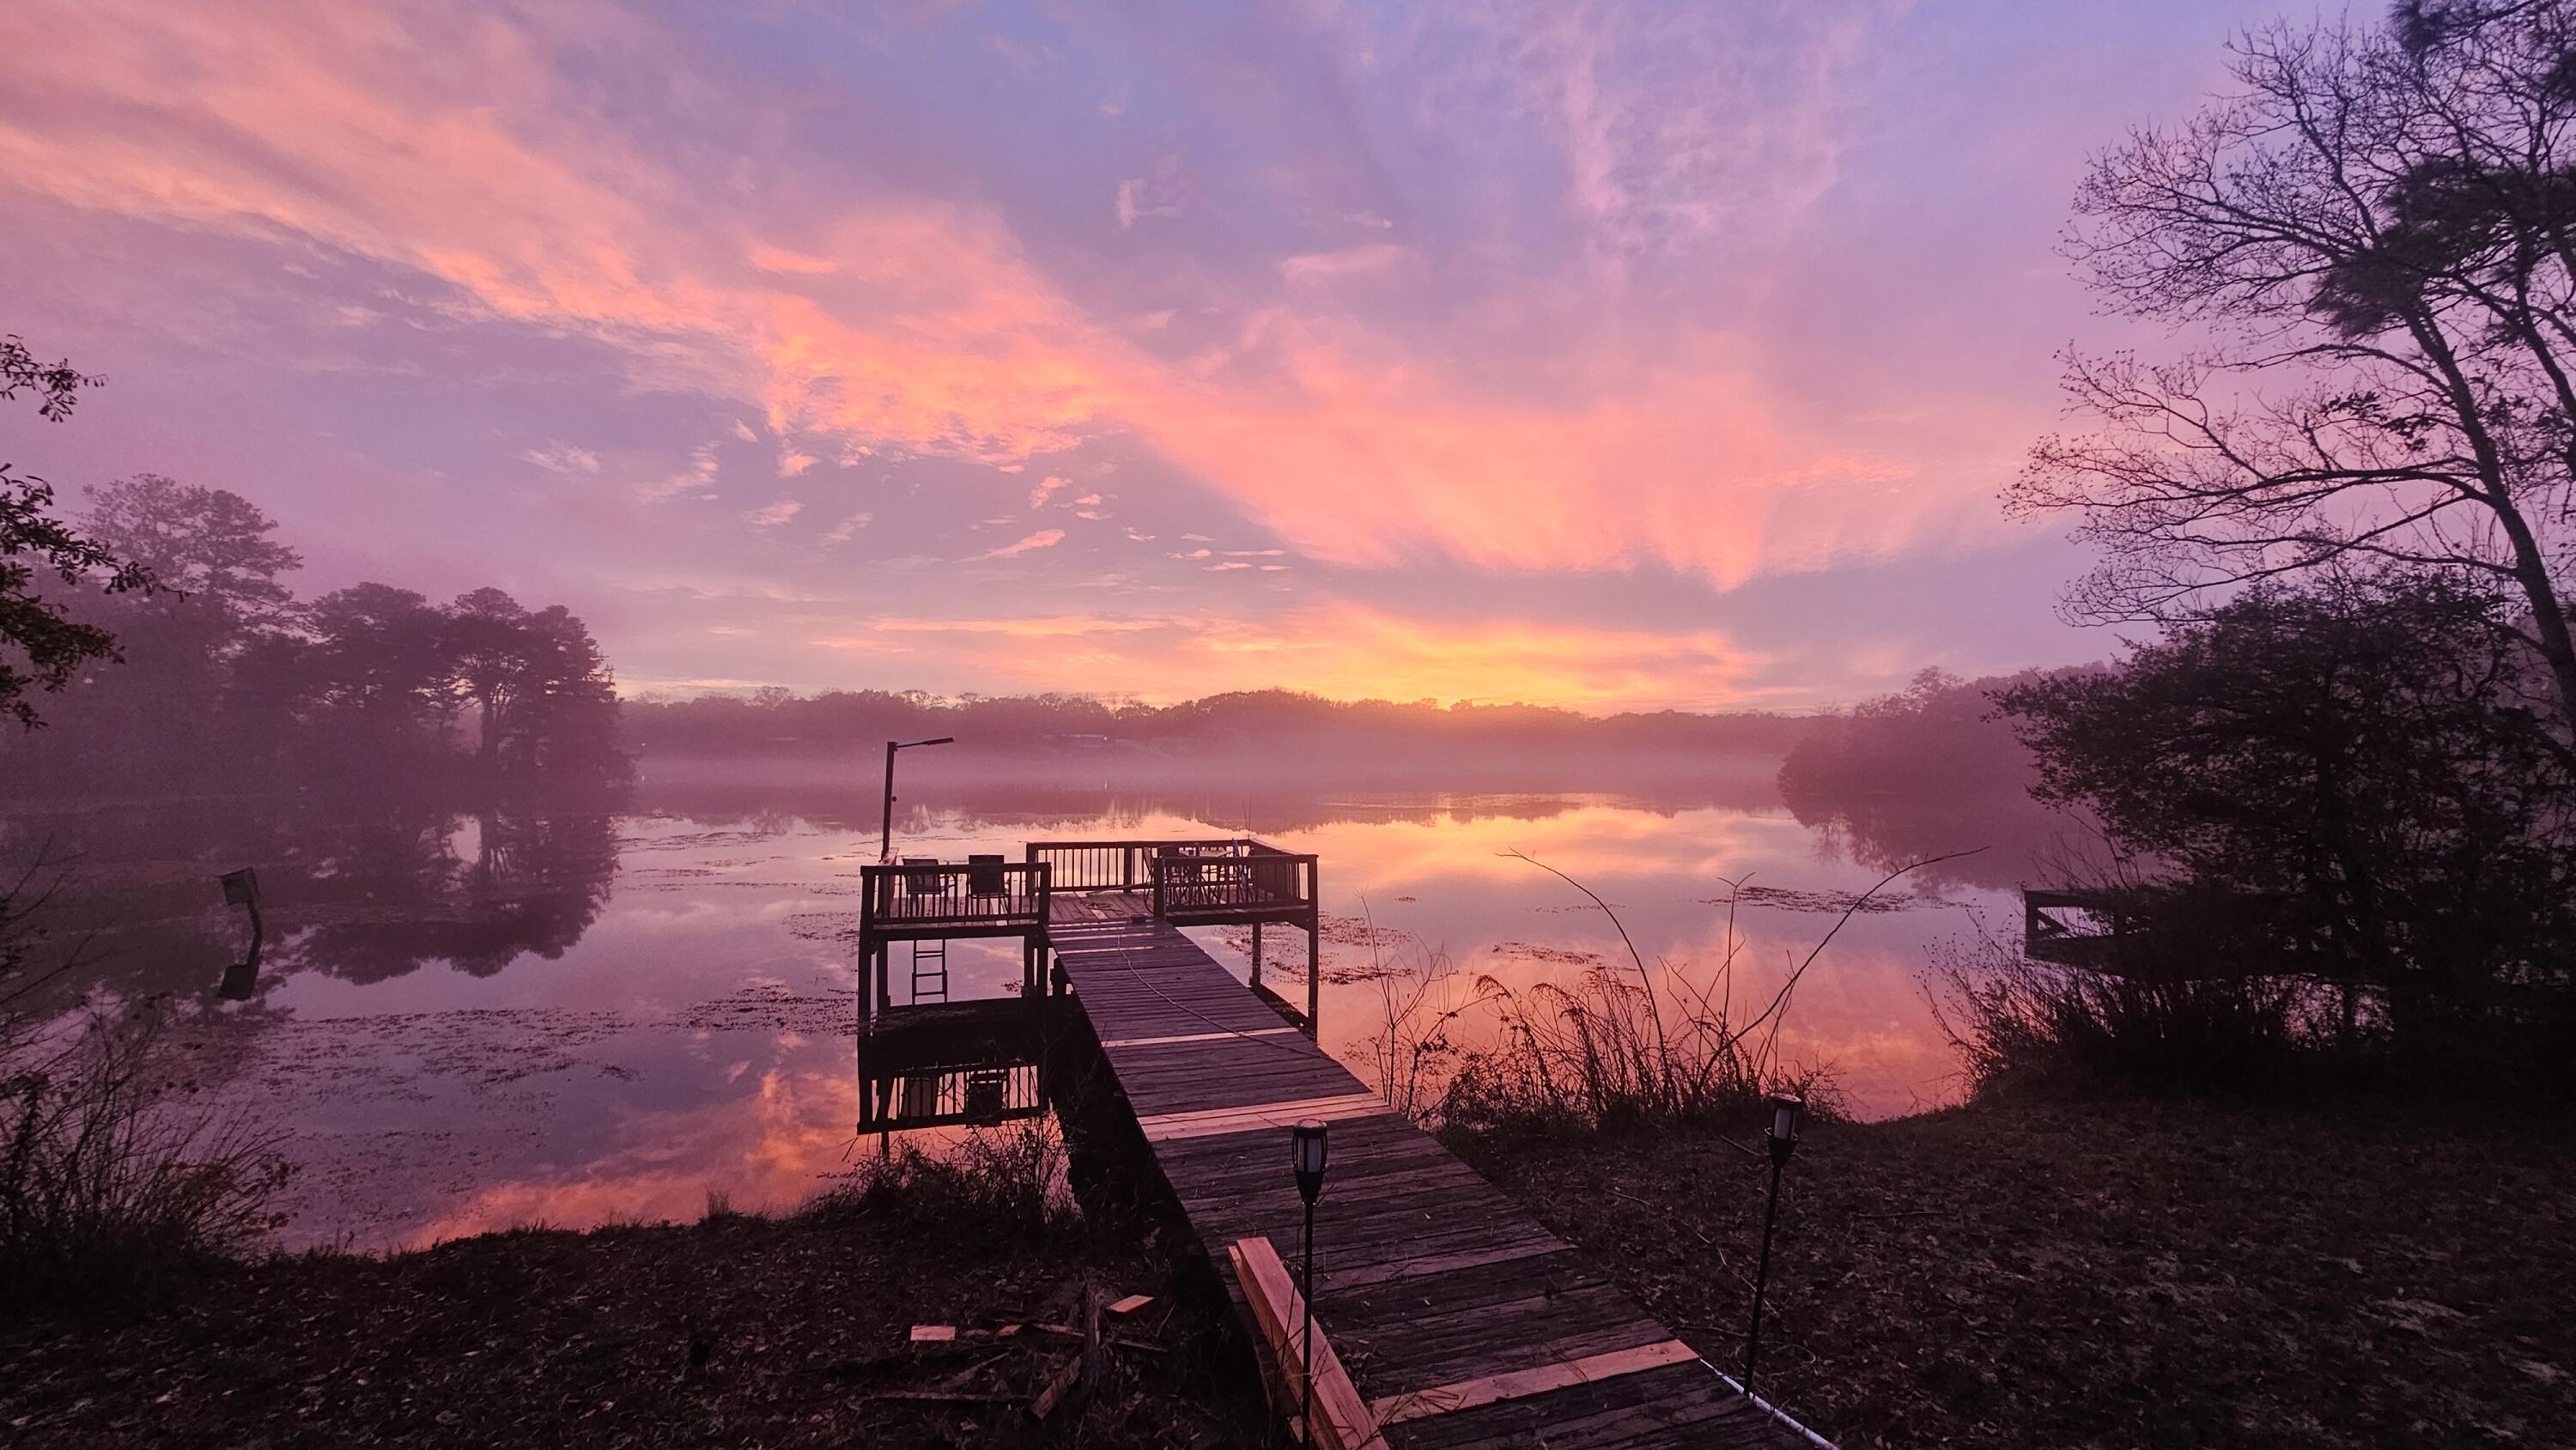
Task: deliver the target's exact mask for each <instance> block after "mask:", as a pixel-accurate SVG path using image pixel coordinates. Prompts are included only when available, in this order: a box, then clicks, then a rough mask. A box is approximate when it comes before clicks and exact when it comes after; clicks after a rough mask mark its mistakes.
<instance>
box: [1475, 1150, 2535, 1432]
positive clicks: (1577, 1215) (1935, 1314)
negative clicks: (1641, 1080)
mask: <svg viewBox="0 0 2576 1450" xmlns="http://www.w3.org/2000/svg"><path fill="white" fill-rule="evenodd" d="M1458 1146H1460V1147H1461V1148H1462V1149H1463V1151H1464V1152H1465V1153H1466V1155H1467V1157H1468V1158H1469V1161H1471V1162H1473V1163H1475V1164H1476V1166H1477V1167H1478V1168H1479V1169H1480V1170H1482V1171H1483V1172H1485V1173H1487V1174H1488V1175H1490V1176H1492V1177H1493V1178H1495V1179H1496V1180H1497V1181H1498V1182H1500V1183H1502V1184H1503V1186H1504V1187H1505V1188H1507V1189H1508V1190H1510V1191H1511V1192H1512V1193H1513V1194H1514V1195H1515V1196H1517V1197H1519V1198H1520V1199H1522V1200H1523V1201H1524V1202H1525V1203H1527V1204H1528V1205H1529V1206H1530V1207H1531V1208H1532V1209H1533V1211H1534V1212H1536V1213H1537V1215H1538V1216H1539V1217H1540V1218H1541V1219H1542V1220H1543V1221H1544V1222H1546V1223H1547V1224H1548V1226H1549V1227H1551V1228H1553V1229H1555V1230H1556V1231H1557V1232H1559V1233H1562V1234H1564V1235H1565V1236H1566V1237H1568V1238H1569V1239H1571V1240H1573V1241H1574V1242H1576V1243H1577V1244H1579V1245H1581V1246H1583V1247H1585V1248H1587V1249H1589V1250H1591V1251H1592V1252H1593V1254H1594V1255H1595V1256H1596V1258H1597V1259H1598V1260H1599V1261H1600V1262H1601V1263H1602V1264H1603V1265H1604V1266H1605V1267H1607V1269H1608V1270H1609V1272H1610V1273H1611V1275H1612V1277H1613V1278H1614V1279H1616V1280H1618V1281H1619V1282H1620V1283H1621V1285H1622V1286H1623V1287H1625V1288H1626V1289H1628V1290H1629V1291H1630V1292H1631V1293H1634V1294H1636V1295H1637V1296H1638V1297H1639V1298H1640V1299H1641V1300H1643V1301H1644V1302H1645V1303H1646V1304H1647V1305H1648V1307H1649V1308H1651V1309H1653V1310H1654V1311H1655V1312H1656V1313H1657V1314H1658V1315H1659V1316H1661V1317H1663V1318H1664V1319H1666V1320H1667V1321H1668V1322H1670V1323H1672V1324H1674V1325H1675V1327H1676V1328H1677V1329H1679V1330H1680V1331H1681V1332H1682V1333H1683V1334H1684V1336H1685V1337H1686V1338H1688V1339H1689V1340H1690V1341H1691V1343H1692V1344H1693V1345H1694V1346H1695V1347H1697V1348H1699V1349H1700V1350H1701V1351H1702V1352H1703V1353H1705V1354H1707V1355H1708V1356H1709V1357H1710V1358H1711V1359H1713V1360H1715V1361H1716V1362H1718V1363H1720V1364H1727V1365H1735V1364H1740V1363H1741V1359H1742V1353H1743V1343H1744V1329H1745V1325H1746V1319H1747V1314H1748V1312H1749V1307H1750V1301H1751V1289H1750V1282H1751V1276H1752V1272H1753V1261H1754V1254H1755V1251H1756V1249H1757V1247H1758V1244H1759V1236H1760V1232H1761V1213H1762V1204H1763V1193H1764V1186H1765V1177H1766V1175H1767V1172H1768V1169H1767V1165H1766V1164H1765V1162H1764V1161H1763V1160H1761V1159H1759V1158H1756V1157H1751V1156H1747V1155H1746V1154H1745V1153H1744V1152H1743V1151H1742V1150H1741V1149H1740V1148H1739V1147H1738V1146H1736V1145H1734V1144H1731V1143H1729V1142H1727V1141H1725V1140H1723V1139H1722V1138H1720V1137H1718V1136H1717V1135H1713V1134H1707V1133H1697V1132H1688V1131H1660V1132H1647V1133H1640V1134H1636V1135H1632V1136H1609V1137H1595V1138H1585V1139H1573V1138H1564V1137H1552V1138H1548V1139H1545V1140H1536V1139H1528V1138H1521V1139H1511V1138H1493V1139H1488V1140H1483V1141H1466V1142H1462V1143H1460V1144H1459V1145H1458ZM2570 1146H2571V1144H2570V1142H2569V1141H2568V1138H2567V1137H2566V1135H2565V1134H2564V1133H2563V1131H2553V1130H2548V1129H2539V1128H2532V1127H2527V1126H2526V1127H2512V1128H2507V1127H2489V1128H2483V1129H2474V1130H2472V1129H2468V1128H2463V1127H2461V1126H2458V1125H2456V1124H2452V1123H2446V1122H2442V1121H2438V1120H2432V1119H2421V1118H2398V1117H2390V1116H2387V1115H2385V1114H2384V1113H2380V1112H2375V1111H2363V1110H2357V1109H2338V1110H2333V1111H2326V1110H2315V1109H2282V1110H2276V1111H2253V1110H2246V1109H2237V1108H2216V1107H2208V1106H2203V1105H2190V1104H2180V1103H2152V1102H2139V1101H2134V1100H2126V1101H2111V1100H2103V1101H2085V1102H2057V1103H2050V1104H2036V1103H2012V1102H1984V1103H1979V1104H1976V1105H1972V1106H1969V1107H1964V1108H1954V1109H1948V1110H1944V1111H1941V1112H1935V1113H1928V1114H1923V1115H1919V1116H1915V1117H1908V1118H1901V1119H1895V1120H1891V1121H1887V1122H1881V1123H1868V1124H1854V1123H1825V1124H1820V1125H1817V1126H1816V1127H1815V1128H1814V1129H1812V1130H1811V1133H1810V1135H1809V1138H1808V1141H1807V1142H1806V1143H1805V1144H1804V1145H1803V1146H1802V1148H1801V1149H1800V1151H1799V1153H1798V1156H1797V1158H1796V1159H1795V1160H1794V1161H1793V1162H1792V1164H1791V1166H1790V1168H1789V1171H1788V1177H1787V1186H1786V1188H1785V1189H1784V1192H1783V1196H1782V1202H1781V1210H1780V1229H1779V1236H1778V1239H1777V1242H1776V1246H1775V1248H1774V1251H1773V1260H1772V1272H1771V1287H1770V1294H1769V1303H1770V1313H1769V1314H1768V1315H1767V1316H1766V1321H1765V1329H1764V1336H1763V1354H1762V1363H1761V1370H1760V1382H1759V1384H1758V1386H1757V1388H1759V1389H1760V1391H1761V1392H1762V1393H1763V1394H1764V1396H1765V1397H1766V1398H1771V1399H1773V1400H1775V1401H1777V1402H1778V1403H1780V1404H1782V1405H1783V1406H1784V1407H1785V1408H1787V1409H1789V1410H1790V1411H1791V1412H1792V1413H1794V1414H1797V1415H1798V1416H1799V1417H1800V1418H1802V1419H1804V1420H1806V1421H1807V1422H1808V1423H1809V1424H1810V1425H1813V1426H1814V1427H1815V1428H1816V1429H1817V1430H1819V1431H1820V1432H1821V1433H1823V1434H1825V1435H1826V1436H1828V1437H1829V1438H1832V1439H1835V1440H1837V1441H1838V1442H1839V1443H1840V1444H1842V1445H1844V1446H1845V1447H1847V1450H1862V1447H1875V1446H1895V1445H1933V1444H1939V1445H1961V1446H1995V1447H2005V1446H2029V1445H2042V1444H2046V1445H2068V1446H2103V1447H2113V1446H2121V1447H2130V1446H2157V1447H2162V1446H2173V1447H2198V1446H2212V1445H2272V1444H2283V1445H2286V1444H2297V1445H2301V1446H2353V1447H2361V1446H2379V1445H2396V1444H2404V1445H2532V1446H2540V1445H2548V1446H2556V1445H2569V1444H2576V1154H2571V1153H2570V1152H2569V1148H2570Z"/></svg>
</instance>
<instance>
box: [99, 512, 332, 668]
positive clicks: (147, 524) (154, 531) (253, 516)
mask: <svg viewBox="0 0 2576 1450" xmlns="http://www.w3.org/2000/svg"><path fill="white" fill-rule="evenodd" d="M82 522H83V523H84V524H85V525H86V526H87V527H88V529H89V531H90V533H91V535H92V536H93V537H95V538H96V539H97V540H98V541H99V542H100V543H102V544H104V545H105V546H106V547H107V548H108V549H109V550H110V551H111V552H113V553H115V554H116V555H117V557H119V558H121V559H124V560H125V561H127V562H128V563H131V564H135V565H138V566H140V567H141V568H143V569H144V570H145V571H146V572H148V573H149V574H150V575H151V576H152V580H153V583H154V585H155V587H156V590H157V591H158V592H157V593H156V596H155V599H154V603H155V604H156V605H157V606H159V607H161V608H163V609H167V610H176V609H178V608H180V607H182V606H184V607H185V608H186V609H187V610H189V611H192V612H193V613H195V614H197V615H200V616H202V617H204V618H205V619H207V620H208V621H210V622H211V623H212V624H214V625H215V626H217V627H219V628H221V629H222V630H224V631H225V632H226V633H227V635H229V636H231V637H234V638H238V637H239V636H241V635H243V634H246V633H247V632H249V631H251V630H254V629H261V628H274V627H277V626H280V625H283V624H286V623H288V622H290V621H291V620H292V619H293V617H294V607H295V595H294V593H293V591H291V590H289V589H288V588H287V587H286V585H285V583H284V582H283V581H282V579H281V578H280V576H282V575H284V574H287V573H290V572H292V571H294V570H296V569H300V568H302V567H303V566H304V559H303V556H302V555H300V554H298V553H296V552H295V550H293V549H290V548H288V547H287V546H286V545H284V544H282V543H280V542H278V541H277V539H276V538H275V537H273V536H274V535H275V534H276V532H277V521H276V520H274V519H272V518H270V517H269V516H268V515H267V514H265V513H263V512H261V511H260V508H259V506H258V505H256V504H254V503H252V502H251V501H250V500H249V499H246V498H243V497H242V496H241V495H240V494H237V493H234V492H232V491H231V490H229V489H221V488H206V487H202V486H199V485H195V484H185V483H181V482H179V481H178V480H176V479H173V478H165V477H163V476H162V475H160V474H157V473H140V474H136V475H135V476H134V477H132V478H128V479H121V480H119V481H117V482H115V483H111V484H109V485H107V486H106V487H105V488H101V489H97V490H95V491H94V492H93V493H92V495H91V502H90V507H89V511H88V513H87V514H86V516H85V517H84V518H83V520H82Z"/></svg>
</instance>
